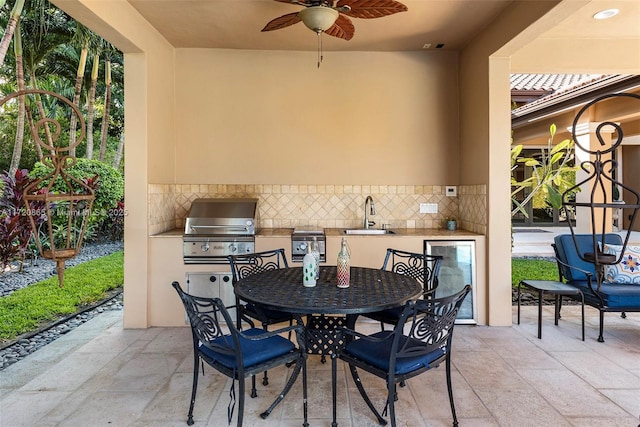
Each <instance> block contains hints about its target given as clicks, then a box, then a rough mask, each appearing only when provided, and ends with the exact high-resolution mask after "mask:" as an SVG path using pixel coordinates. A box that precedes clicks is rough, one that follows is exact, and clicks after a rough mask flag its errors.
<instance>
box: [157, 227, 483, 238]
mask: <svg viewBox="0 0 640 427" xmlns="http://www.w3.org/2000/svg"><path fill="white" fill-rule="evenodd" d="M391 230H392V231H393V234H362V235H359V234H349V235H346V234H344V228H325V229H324V232H325V234H326V236H327V237H345V236H346V237H348V238H349V239H352V238H355V239H362V238H370V237H373V238H382V239H388V238H390V237H424V238H426V239H460V238H462V239H465V238H473V237H477V236H481V234H477V233H473V232H471V231H467V230H460V229H458V230H456V231H449V230H446V229H439V228H392V229H391ZM291 233H293V228H261V229H258V231H257V232H256V237H289V236H291ZM183 235H184V229H183V228H174V229H173V230H169V231H165V232H162V233H158V234H153V235H152V236H151V237H180V238H181V237H182V236H183Z"/></svg>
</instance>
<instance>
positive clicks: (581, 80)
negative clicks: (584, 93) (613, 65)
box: [511, 74, 607, 92]
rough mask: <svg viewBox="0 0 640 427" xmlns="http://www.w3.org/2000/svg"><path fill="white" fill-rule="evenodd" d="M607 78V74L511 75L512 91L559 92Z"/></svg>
mask: <svg viewBox="0 0 640 427" xmlns="http://www.w3.org/2000/svg"><path fill="white" fill-rule="evenodd" d="M604 77H607V75H606V74H511V91H512V92H513V91H531V90H544V91H553V92H555V91H558V90H564V89H568V88H575V87H578V86H582V85H585V84H589V83H592V82H594V81H597V80H600V79H602V78H604Z"/></svg>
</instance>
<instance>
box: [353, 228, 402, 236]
mask: <svg viewBox="0 0 640 427" xmlns="http://www.w3.org/2000/svg"><path fill="white" fill-rule="evenodd" d="M344 233H345V234H365V235H366V234H371V235H380V234H396V233H395V232H394V231H392V230H382V229H379V228H368V229H366V228H350V229H347V230H344Z"/></svg>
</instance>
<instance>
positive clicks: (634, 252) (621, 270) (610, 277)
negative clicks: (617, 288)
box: [603, 244, 640, 284]
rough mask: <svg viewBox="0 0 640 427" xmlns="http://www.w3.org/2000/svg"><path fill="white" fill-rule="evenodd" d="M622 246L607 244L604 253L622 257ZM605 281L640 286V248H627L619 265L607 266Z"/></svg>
mask: <svg viewBox="0 0 640 427" xmlns="http://www.w3.org/2000/svg"><path fill="white" fill-rule="evenodd" d="M621 251H622V246H621V245H609V244H605V245H604V248H603V252H604V253H606V254H611V255H615V257H616V258H618V257H619V256H620V252H621ZM604 275H605V280H606V281H607V282H610V283H631V284H640V246H627V247H626V249H625V251H624V254H623V256H622V259H621V260H620V262H619V263H618V264H613V265H607V266H605V269H604Z"/></svg>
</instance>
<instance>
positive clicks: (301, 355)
mask: <svg viewBox="0 0 640 427" xmlns="http://www.w3.org/2000/svg"><path fill="white" fill-rule="evenodd" d="M172 285H173V287H174V288H175V289H176V291H177V292H178V295H179V296H180V299H181V300H182V303H183V304H184V308H185V310H186V312H187V317H188V318H189V323H190V324H191V334H192V336H193V386H192V389H191V403H190V405H189V413H188V415H187V425H193V422H194V421H193V407H194V405H195V402H196V391H197V388H198V368H199V365H200V363H201V361H202V363H203V371H204V362H206V363H207V364H208V365H209V366H211V367H212V368H214V369H215V370H217V371H218V372H220V373H222V374H224V375H226V376H227V377H229V378H231V380H232V384H231V391H230V395H231V401H230V403H229V407H228V409H227V417H228V422H229V424H231V418H232V417H233V411H234V407H235V399H236V393H235V380H238V385H239V390H238V394H239V401H238V422H237V425H238V427H241V426H242V419H243V415H244V397H245V384H244V381H245V378H246V377H248V376H252V377H255V375H256V373H258V372H262V371H264V370H267V369H271V368H275V367H277V366H281V365H285V364H292V363H293V364H295V368H294V369H293V372H292V373H291V376H290V377H289V380H288V381H287V383H286V384H285V386H284V389H283V390H282V392H281V393H279V394H278V397H277V398H276V400H275V401H274V402H273V403H272V404H271V406H270V407H269V408H268V409H267V410H266V411H265V412H263V413H262V414H260V416H261V417H262V418H263V419H264V418H267V417H268V416H269V414H270V413H271V411H273V409H274V408H275V407H276V406H277V405H278V403H280V402H281V401H282V399H284V397H285V396H286V395H287V393H288V392H289V390H291V387H292V386H293V384H294V383H295V381H296V379H297V378H298V375H299V374H300V371H301V370H302V399H303V400H302V402H303V411H304V424H303V425H305V426H306V425H308V424H307V365H306V359H307V352H306V348H305V345H304V328H303V327H302V326H300V325H295V326H289V327H286V328H282V329H280V330H277V331H273V332H265V331H264V330H262V329H259V328H250V329H247V330H246V331H239V330H238V329H237V328H236V327H235V326H234V323H233V319H232V318H231V316H230V315H229V312H228V311H227V309H226V308H225V306H224V304H223V303H222V300H220V299H219V298H201V297H196V296H193V295H189V294H187V293H185V292H184V291H183V290H182V288H181V287H180V284H179V283H178V282H173V284H172ZM225 331H228V333H225ZM290 331H295V332H296V337H297V341H298V347H296V346H295V345H294V344H293V343H292V342H291V341H290V340H288V339H286V338H284V337H281V336H280V335H279V334H281V333H284V332H290Z"/></svg>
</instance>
